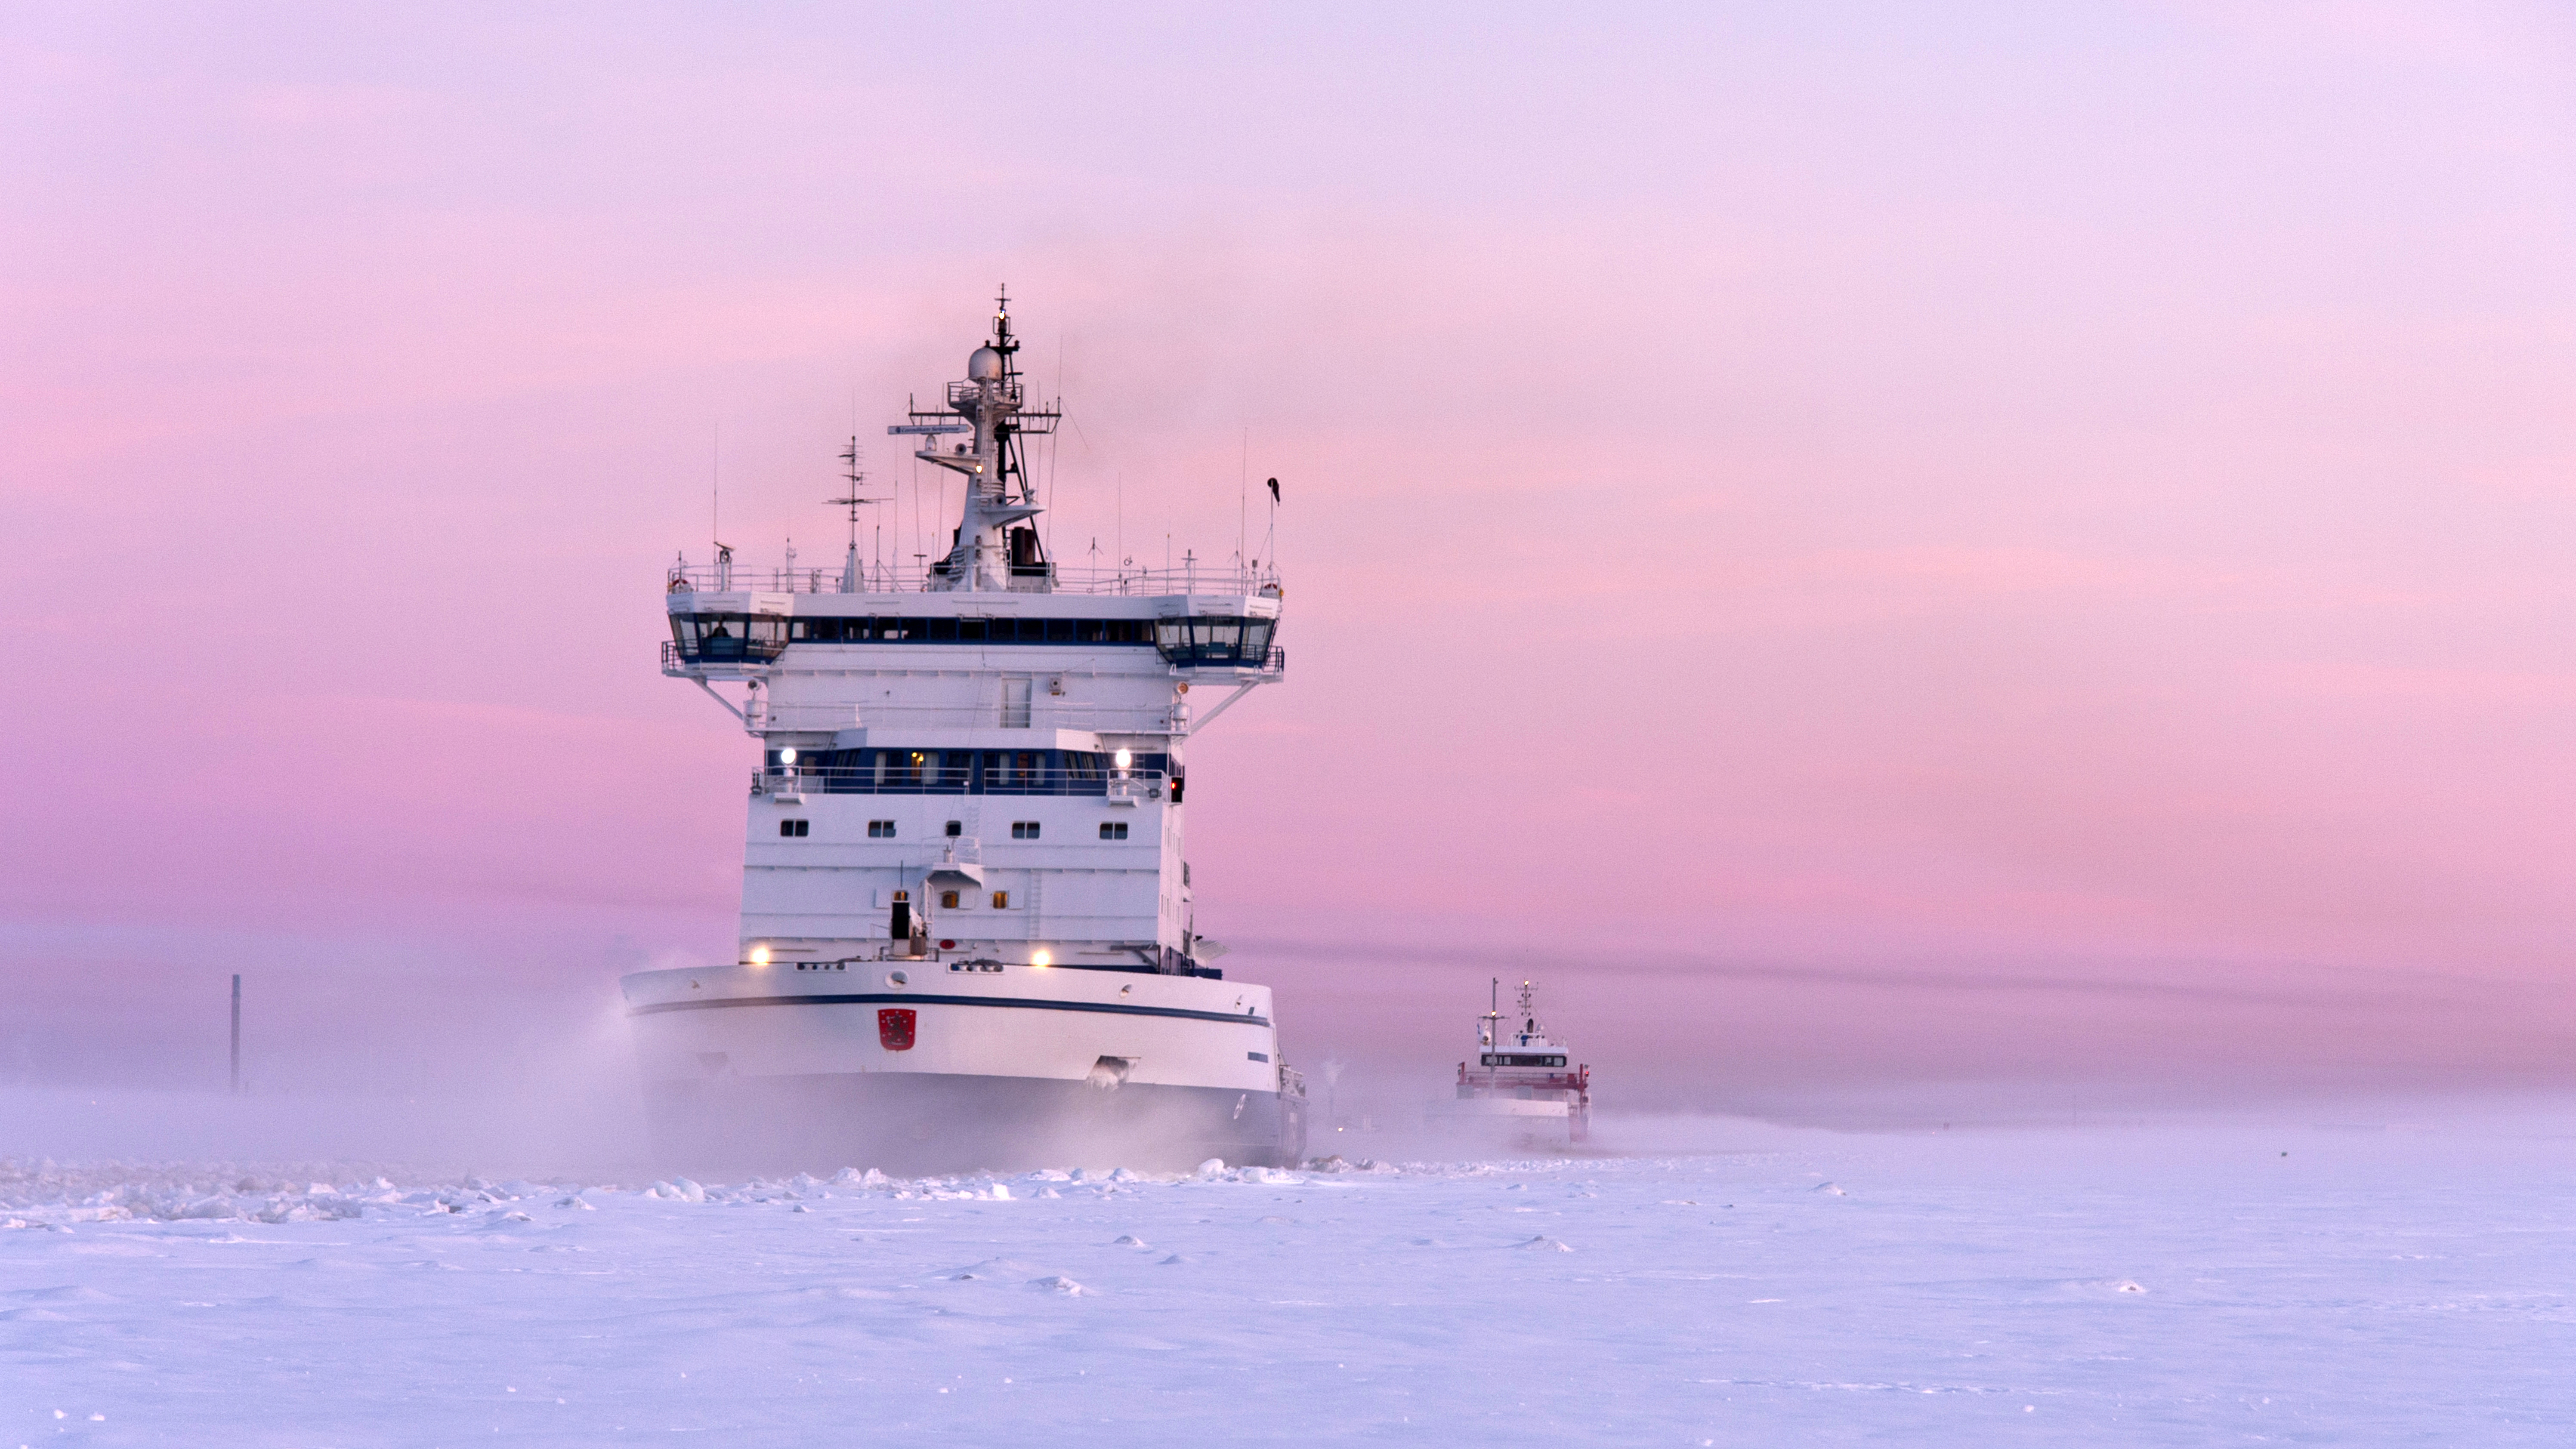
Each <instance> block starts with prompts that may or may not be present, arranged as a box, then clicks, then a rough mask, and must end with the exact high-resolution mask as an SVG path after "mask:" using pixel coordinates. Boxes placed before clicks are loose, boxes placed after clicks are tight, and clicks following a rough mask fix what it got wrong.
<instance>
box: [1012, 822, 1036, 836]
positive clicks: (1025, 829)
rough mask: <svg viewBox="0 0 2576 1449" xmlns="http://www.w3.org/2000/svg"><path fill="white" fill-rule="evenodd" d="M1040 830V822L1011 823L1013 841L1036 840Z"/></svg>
mask: <svg viewBox="0 0 2576 1449" xmlns="http://www.w3.org/2000/svg"><path fill="white" fill-rule="evenodd" d="M1039 828H1040V822H1038V821H1035V820H1014V821H1012V822H1011V838H1012V839H1013V840H1035V839H1037V838H1038V830H1039Z"/></svg>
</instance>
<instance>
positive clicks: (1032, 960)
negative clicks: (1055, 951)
mask: <svg viewBox="0 0 2576 1449" xmlns="http://www.w3.org/2000/svg"><path fill="white" fill-rule="evenodd" d="M1029 964H1030V965H1032V966H1052V965H1054V964H1055V957H1054V956H1052V955H1050V954H1048V953H1047V952H1044V951H1032V952H1030V953H1029Z"/></svg>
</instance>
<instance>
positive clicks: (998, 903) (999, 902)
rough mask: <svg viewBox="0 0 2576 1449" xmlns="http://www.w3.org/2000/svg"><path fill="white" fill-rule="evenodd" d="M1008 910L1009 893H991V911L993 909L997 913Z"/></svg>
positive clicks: (1009, 902)
mask: <svg viewBox="0 0 2576 1449" xmlns="http://www.w3.org/2000/svg"><path fill="white" fill-rule="evenodd" d="M1010 908H1011V893H1010V892H1009V891H995V892H993V909H994V910H997V911H1007V910H1009V909H1010Z"/></svg>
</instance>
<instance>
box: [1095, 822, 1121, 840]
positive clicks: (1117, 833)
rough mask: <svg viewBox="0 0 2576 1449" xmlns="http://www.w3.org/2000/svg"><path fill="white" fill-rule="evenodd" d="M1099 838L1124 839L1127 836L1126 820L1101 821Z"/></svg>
mask: <svg viewBox="0 0 2576 1449" xmlns="http://www.w3.org/2000/svg"><path fill="white" fill-rule="evenodd" d="M1100 838H1101V839H1103V840H1125V839H1126V838H1127V822H1126V821H1124V820H1103V821H1101V822H1100Z"/></svg>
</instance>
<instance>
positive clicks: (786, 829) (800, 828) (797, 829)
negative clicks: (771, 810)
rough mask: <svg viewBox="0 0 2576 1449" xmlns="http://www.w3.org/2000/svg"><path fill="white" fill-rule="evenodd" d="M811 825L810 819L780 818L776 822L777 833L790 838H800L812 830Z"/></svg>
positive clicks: (812, 823)
mask: <svg viewBox="0 0 2576 1449" xmlns="http://www.w3.org/2000/svg"><path fill="white" fill-rule="evenodd" d="M813 825H814V822H813V821H811V820H781V821H779V822H778V833H779V834H781V835H783V836H786V837H787V838H788V839H790V840H802V839H804V838H805V836H806V835H807V834H809V833H810V832H811V831H812V828H813Z"/></svg>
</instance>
